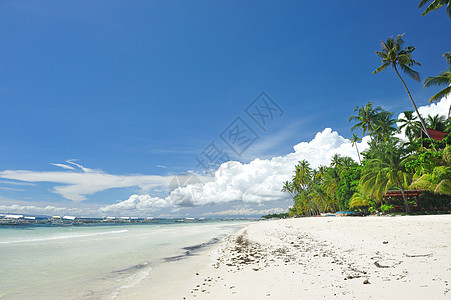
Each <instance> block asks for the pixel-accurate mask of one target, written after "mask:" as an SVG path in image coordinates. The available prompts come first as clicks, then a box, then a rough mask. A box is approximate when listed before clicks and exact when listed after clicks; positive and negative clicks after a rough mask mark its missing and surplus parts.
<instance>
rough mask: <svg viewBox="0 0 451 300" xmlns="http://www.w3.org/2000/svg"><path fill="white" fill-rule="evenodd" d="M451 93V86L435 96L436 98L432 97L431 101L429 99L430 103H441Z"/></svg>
mask: <svg viewBox="0 0 451 300" xmlns="http://www.w3.org/2000/svg"><path fill="white" fill-rule="evenodd" d="M450 93H451V86H449V87H446V88H444V89H443V90H441V91H440V92H438V93H437V94H435V95H434V96H432V97H431V99H429V102H434V101H439V100H441V99H442V98H444V97H445V96H446V95H449V94H450Z"/></svg>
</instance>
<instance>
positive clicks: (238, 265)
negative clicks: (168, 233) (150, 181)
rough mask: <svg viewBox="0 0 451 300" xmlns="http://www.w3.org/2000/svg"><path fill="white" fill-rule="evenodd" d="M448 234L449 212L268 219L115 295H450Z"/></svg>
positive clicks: (450, 220) (283, 296)
mask: <svg viewBox="0 0 451 300" xmlns="http://www.w3.org/2000/svg"><path fill="white" fill-rule="evenodd" d="M450 240H451V215H434V216H403V217H343V218H301V219H286V220H271V221H262V222H258V223H254V224H251V225H248V226H246V227H245V228H242V229H240V230H238V231H237V232H235V233H234V234H232V235H230V236H228V237H226V238H225V239H223V240H221V241H220V242H219V243H217V244H214V245H212V246H210V247H207V249H205V250H203V251H201V252H199V253H198V254H197V255H195V256H192V257H189V258H188V259H185V260H181V261H180V262H177V263H176V264H172V265H171V266H168V268H167V270H166V271H167V273H165V274H161V275H163V276H162V277H160V280H161V279H162V278H163V277H164V276H165V275H167V276H172V280H171V281H170V282H169V283H167V284H166V285H164V282H160V283H161V284H163V285H162V286H159V283H158V282H153V284H151V282H150V281H145V280H143V282H142V283H140V284H139V286H137V287H136V288H134V289H130V290H128V291H124V293H123V294H122V295H120V296H118V297H117V298H116V299H157V298H159V299H230V298H232V299H262V298H272V299H300V298H304V297H305V298H308V299H318V298H326V299H336V298H341V299H353V298H355V299H394V298H399V299H406V298H409V299H425V298H430V299H445V298H448V297H450V296H451V292H450V285H449V284H450V283H449V282H450V281H451V251H450V248H451V246H450V245H449V244H450V243H449V241H450ZM171 274H172V275H171ZM167 278H171V277H167ZM158 286H159V287H158Z"/></svg>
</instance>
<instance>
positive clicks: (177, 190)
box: [0, 96, 451, 215]
mask: <svg viewBox="0 0 451 300" xmlns="http://www.w3.org/2000/svg"><path fill="white" fill-rule="evenodd" d="M450 105H451V97H450V96H449V97H447V98H446V99H443V100H442V101H440V102H439V103H434V104H431V105H428V106H424V107H420V108H419V110H420V112H421V113H422V114H424V115H427V114H433V115H434V114H441V115H446V113H447V112H448V109H449V106H450ZM368 142H369V137H364V138H363V140H362V142H361V143H358V144H357V145H358V148H359V150H360V151H364V150H365V149H367V147H368ZM335 154H339V155H342V156H350V157H352V158H353V159H354V160H356V161H357V152H356V149H355V147H353V146H352V145H351V142H350V141H349V140H347V139H345V138H344V137H342V136H340V135H339V134H338V132H336V131H333V130H332V129H331V128H325V129H324V130H323V131H321V132H318V133H317V134H316V135H315V137H314V138H313V139H312V140H311V141H309V142H301V143H299V144H297V145H295V146H294V147H293V152H292V153H289V154H286V155H283V156H276V157H272V158H269V159H260V158H257V159H254V160H252V161H251V162H249V163H241V162H237V161H229V162H226V163H223V164H222V165H221V166H220V167H219V169H218V170H217V171H216V172H215V175H214V177H213V179H212V180H210V181H209V182H206V181H207V180H205V179H206V177H203V178H202V177H201V176H198V177H199V178H201V179H202V180H199V181H198V180H193V178H192V176H193V174H192V173H187V174H184V175H182V177H177V178H176V179H177V180H176V184H175V185H174V184H173V183H174V182H173V180H174V177H173V176H154V175H112V174H108V173H105V172H103V171H100V170H92V169H89V168H86V167H84V166H82V165H80V164H78V163H76V162H75V161H74V160H69V161H66V163H67V164H68V165H70V167H72V166H74V167H76V168H77V169H76V170H69V169H68V170H67V171H64V172H63V171H61V172H36V171H26V170H6V171H2V172H0V178H6V179H10V180H18V181H25V182H53V183H58V184H61V185H58V186H55V187H54V192H55V193H58V194H60V195H62V196H63V197H65V198H67V199H70V200H74V201H82V200H85V199H86V196H87V195H92V194H94V193H97V192H100V191H104V190H107V189H111V188H126V187H133V186H137V187H139V188H140V189H141V191H142V192H141V195H138V194H135V195H132V196H130V198H129V199H127V200H124V201H122V202H119V203H116V204H112V205H107V206H104V207H102V208H101V211H103V212H113V211H118V212H119V211H132V210H135V211H147V210H149V211H152V210H155V209H161V208H167V207H192V206H200V205H207V204H226V203H233V202H237V203H241V204H249V205H254V206H255V205H259V204H262V203H276V202H277V201H286V200H288V197H289V196H288V195H287V194H286V193H282V192H281V188H282V184H283V182H284V181H286V180H289V179H290V178H291V177H292V175H293V170H294V166H295V164H296V163H297V162H298V161H301V160H304V159H305V160H307V161H308V162H309V163H310V165H311V166H312V167H313V168H317V167H318V166H320V165H328V164H329V163H330V160H331V158H332V157H333V155H335ZM66 166H67V165H66ZM66 169H67V168H66ZM196 176H197V175H196ZM185 177H186V178H185ZM179 183H182V184H180V185H179ZM168 186H171V187H172V186H174V188H171V189H170V190H172V191H171V192H170V193H169V195H168V196H167V197H164V198H160V197H155V195H152V193H151V191H153V190H154V189H156V188H161V187H168ZM279 203H280V202H279ZM272 205H275V204H272ZM238 212H239V213H241V212H242V213H245V212H246V213H251V212H252V213H254V212H257V211H253V210H252V209H250V208H245V209H244V210H236V211H233V210H230V211H229V213H228V214H230V215H232V213H238ZM268 213H270V212H268ZM255 214H261V213H260V211H258V213H255Z"/></svg>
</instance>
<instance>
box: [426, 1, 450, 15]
mask: <svg viewBox="0 0 451 300" xmlns="http://www.w3.org/2000/svg"><path fill="white" fill-rule="evenodd" d="M429 1H431V0H421V1H420V4H418V8H422V7H423V6H424V5H425V4H426V3H428V2H429ZM445 5H446V6H447V7H446V13H447V15H448V18H451V1H450V0H432V3H431V4H429V6H428V7H427V8H426V10H425V11H423V13H422V14H421V15H422V16H424V15H426V14H428V13H430V12H431V11H434V10H437V9H439V8H440V7H442V6H445Z"/></svg>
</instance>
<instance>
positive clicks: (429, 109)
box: [418, 94, 451, 117]
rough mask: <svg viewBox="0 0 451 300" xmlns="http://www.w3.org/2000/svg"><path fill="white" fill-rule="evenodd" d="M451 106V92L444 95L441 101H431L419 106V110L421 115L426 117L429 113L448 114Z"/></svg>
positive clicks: (432, 114) (433, 114)
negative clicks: (428, 103)
mask: <svg viewBox="0 0 451 300" xmlns="http://www.w3.org/2000/svg"><path fill="white" fill-rule="evenodd" d="M450 106H451V94H450V95H448V96H446V97H444V98H443V99H442V100H441V101H439V102H435V103H431V104H430V105H425V106H420V107H418V111H419V112H420V114H421V116H423V117H426V116H427V115H431V116H435V115H441V116H448V111H449V108H450Z"/></svg>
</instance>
